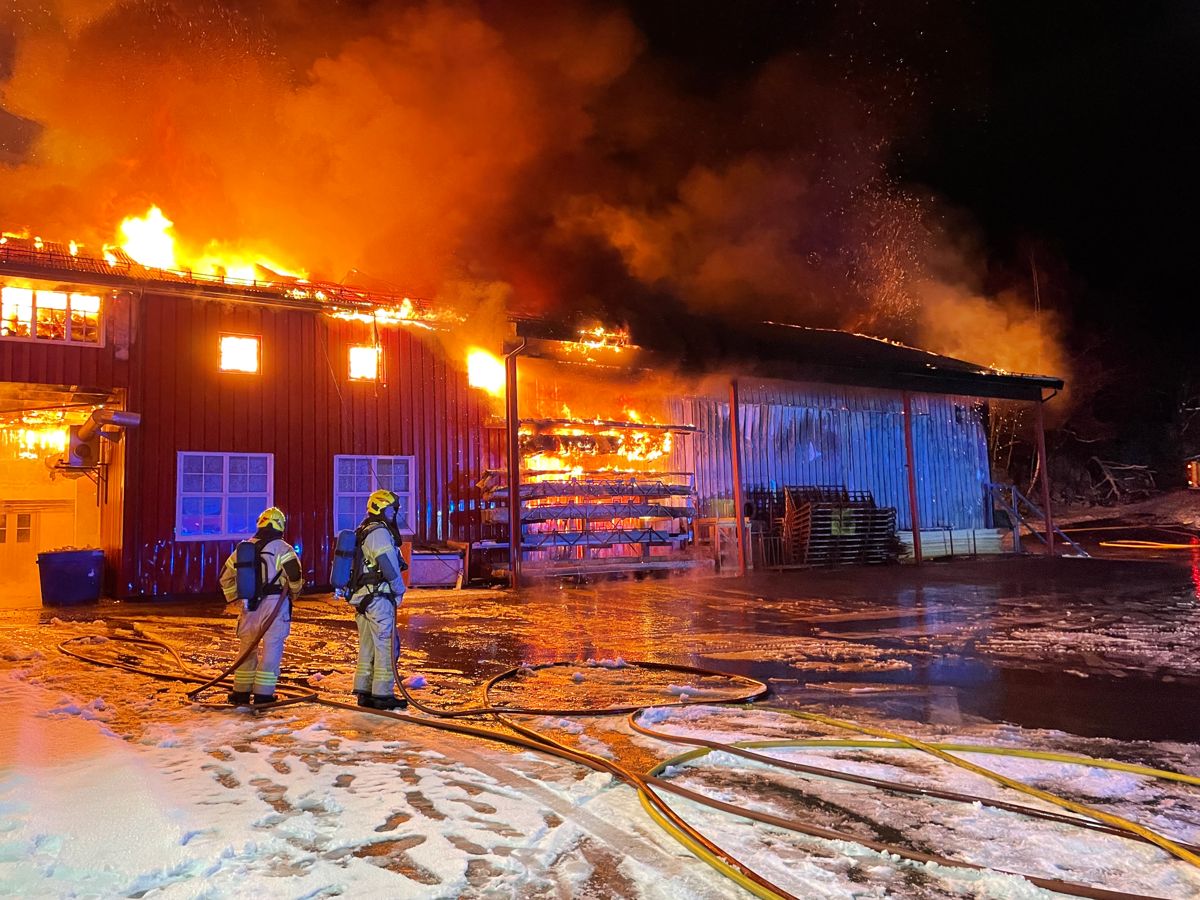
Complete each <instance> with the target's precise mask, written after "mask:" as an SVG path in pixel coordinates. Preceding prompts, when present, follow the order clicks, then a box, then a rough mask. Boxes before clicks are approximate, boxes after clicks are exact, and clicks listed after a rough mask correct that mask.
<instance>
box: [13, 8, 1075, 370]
mask: <svg viewBox="0 0 1200 900" xmlns="http://www.w3.org/2000/svg"><path fill="white" fill-rule="evenodd" d="M11 2H12V0H10V3H11ZM821 59H822V54H820V53H815V52H810V53H807V54H806V53H804V52H796V53H788V54H786V55H785V56H781V57H780V58H777V59H774V60H769V61H765V62H764V63H763V64H762V65H760V66H759V67H757V68H756V69H754V70H753V71H751V72H748V73H739V74H738V75H737V77H732V78H730V79H729V80H728V83H727V84H725V85H723V86H722V87H721V88H720V89H718V90H715V91H712V90H709V91H699V90H695V89H694V88H693V87H692V86H689V84H688V83H687V79H686V78H683V77H681V75H680V73H679V71H678V70H677V68H674V67H672V65H671V64H669V63H668V62H666V61H664V60H661V59H658V58H656V57H655V55H654V51H653V48H651V47H649V46H648V44H647V41H646V39H645V38H644V37H643V36H642V34H640V33H639V31H638V29H637V27H635V25H634V22H633V18H632V17H631V15H630V13H629V12H628V11H627V10H625V9H623V8H622V7H621V6H619V5H616V4H614V3H607V2H594V3H593V2H582V0H581V2H574V3H558V2H549V0H547V2H532V3H515V4H514V3H491V2H484V0H480V2H477V3H471V2H439V0H428V2H414V3H408V4H396V3H382V2H370V0H353V2H352V0H343V2H339V3H327V2H318V0H265V2H251V0H169V2H147V0H48V2H47V0H16V4H15V6H11V7H10V8H9V10H8V11H6V12H3V13H0V223H2V224H3V225H4V227H6V228H9V229H22V228H23V229H28V230H30V231H31V232H33V233H37V234H43V235H45V236H46V237H47V238H51V239H57V240H66V239H68V238H75V239H78V240H82V241H84V242H85V243H88V244H89V245H90V246H91V247H92V248H96V247H98V245H99V244H101V243H103V242H105V241H111V240H112V239H113V237H114V235H115V232H116V227H117V224H118V223H119V222H120V221H121V220H122V219H123V218H124V217H126V216H129V215H133V214H140V213H142V212H144V211H145V210H146V208H147V207H148V206H149V205H150V204H151V203H154V204H157V205H159V206H160V207H162V209H163V210H164V211H165V212H166V213H167V215H168V216H169V217H170V218H171V219H172V220H173V221H174V222H175V232H176V234H177V235H178V240H179V242H180V243H181V244H183V245H185V246H190V247H191V248H192V250H193V251H194V252H199V251H200V250H201V249H202V248H203V247H205V246H206V245H208V243H209V242H210V241H217V242H219V243H220V244H221V245H222V246H224V247H227V248H246V249H252V250H253V251H254V252H257V253H259V254H262V255H263V256H264V257H269V258H270V259H272V260H277V261H278V262H280V263H282V264H284V265H288V266H291V267H294V268H303V269H304V270H306V271H309V272H311V273H312V274H313V275H314V277H321V278H324V279H327V280H332V281H344V282H347V283H353V284H370V285H372V286H373V287H376V288H378V287H380V286H387V287H390V288H391V289H394V290H396V291H397V292H402V293H409V294H413V295H418V296H423V297H428V298H435V299H441V300H444V301H454V302H457V303H460V304H461V303H466V304H467V305H470V304H472V303H477V302H478V303H483V304H484V307H485V308H486V309H487V310H488V311H489V316H493V317H494V316H495V315H496V311H497V309H498V308H499V305H500V304H501V303H503V304H505V305H508V306H509V307H510V308H511V307H516V308H520V309H522V310H525V311H530V312H540V313H551V314H556V315H569V314H574V313H589V314H593V315H595V314H602V315H603V316H605V317H607V318H608V319H609V320H610V321H617V322H620V321H627V322H631V323H638V322H641V323H643V324H644V325H646V326H647V327H659V328H661V327H663V326H664V325H669V322H670V320H671V319H672V318H673V317H674V318H675V319H678V317H680V316H682V315H684V314H686V313H687V312H688V311H702V312H705V313H707V314H715V315H717V316H725V317H732V318H738V319H744V318H746V317H747V316H751V317H754V318H757V319H777V320H783V321H788V322H795V323H801V324H810V325H818V326H826V327H830V326H832V327H845V328H852V329H856V330H863V331H869V332H871V333H875V334H880V335H885V336H890V337H897V338H901V339H908V340H913V341H917V342H921V343H923V344H924V345H925V346H927V347H928V348H929V349H933V350H939V351H943V352H958V351H959V348H961V352H962V353H963V354H964V355H967V356H968V357H971V358H973V359H975V360H977V361H980V362H990V361H996V362H998V363H999V364H1001V365H1004V366H1005V367H1006V368H1010V369H1015V370H1031V369H1034V368H1042V369H1046V370H1050V371H1053V372H1055V373H1056V374H1057V373H1061V372H1062V371H1063V370H1062V368H1061V366H1062V365H1063V360H1062V359H1061V356H1056V355H1055V351H1054V349H1053V345H1052V342H1050V341H1049V339H1048V338H1046V337H1044V336H1039V337H1038V339H1037V340H1036V341H1024V340H1020V341H1012V342H1011V347H1012V348H1018V347H1025V346H1029V347H1031V348H1032V347H1035V346H1039V347H1041V349H1040V350H1038V351H1037V352H1038V353H1042V354H1043V356H1044V360H1045V361H1044V362H1043V363H1040V364H1039V363H1035V362H1034V361H1033V360H1031V359H1030V358H1029V357H1028V356H1025V355H1015V354H1016V350H1015V349H1014V351H1013V352H1014V358H1005V359H1003V360H1001V359H1000V358H999V357H997V358H996V359H995V360H992V359H991V358H990V357H989V358H985V357H986V356H987V354H984V355H983V356H981V353H982V352H983V348H977V347H973V346H971V345H969V344H968V343H966V342H965V341H966V335H968V334H969V333H970V332H971V330H972V327H974V328H979V327H980V326H979V324H978V323H979V322H984V323H990V324H991V325H996V324H997V323H1001V324H1006V325H1007V326H1009V327H1011V328H1015V329H1016V330H1018V331H1020V330H1023V329H1025V328H1026V327H1027V321H1026V319H1027V316H1026V314H1025V313H1024V312H1023V311H1022V310H1021V307H1020V306H1019V304H1015V302H1013V301H1011V300H1010V299H1004V300H1002V301H999V302H997V301H996V300H994V299H991V298H984V297H982V296H981V295H978V294H973V293H971V292H969V291H960V290H956V289H954V288H952V287H950V284H952V283H943V282H941V281H939V271H938V267H939V260H940V258H941V257H943V256H944V255H945V253H946V249H945V248H946V247H947V246H952V245H953V241H950V240H949V239H948V237H947V235H946V234H945V233H944V232H943V230H942V226H941V225H939V224H938V223H939V216H938V204H937V203H936V202H935V201H934V199H933V198H930V197H928V196H926V195H924V194H922V192H921V191H919V190H918V189H916V188H912V187H904V186H901V185H898V184H897V183H896V182H895V180H894V179H893V178H892V177H891V176H890V175H889V165H890V161H891V159H892V155H893V141H894V138H895V137H896V135H898V134H900V133H902V132H904V131H905V129H909V128H911V127H913V123H912V116H913V110H912V108H911V104H910V103H908V102H907V101H906V100H905V99H903V98H907V97H909V96H910V95H911V94H912V93H913V91H912V89H911V88H912V86H911V85H910V84H908V83H907V81H905V79H904V77H903V76H901V78H900V81H901V82H903V84H900V85H899V87H898V86H897V84H896V83H895V79H894V78H893V79H892V80H891V81H886V80H884V81H881V80H879V79H876V78H874V77H868V76H867V75H864V76H863V77H861V78H858V77H855V78H849V79H848V78H847V77H846V76H845V73H844V72H842V71H838V70H836V69H835V68H834V67H833V66H832V65H829V64H824V63H822V62H821ZM901 88H902V89H901ZM954 283H956V282H954ZM971 316H975V317H976V318H974V319H969V318H968V317H971ZM968 321H974V322H976V323H977V324H975V325H974V326H971V325H968V324H967V322H968ZM985 334H986V333H985ZM635 337H636V328H635ZM995 343H996V341H995V338H994V333H992V334H991V335H988V344H987V346H988V347H991V346H992V345H993V344H995ZM1056 367H1057V368H1056Z"/></svg>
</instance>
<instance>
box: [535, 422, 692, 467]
mask: <svg viewBox="0 0 1200 900" xmlns="http://www.w3.org/2000/svg"><path fill="white" fill-rule="evenodd" d="M625 416H626V418H627V422H625V423H614V422H602V421H594V422H588V421H585V420H582V419H578V420H574V421H569V422H552V423H547V422H539V423H527V424H524V425H522V426H521V432H520V436H521V444H522V447H523V449H524V451H525V453H524V458H523V461H522V465H523V466H524V467H525V468H526V469H527V470H529V471H537V472H549V471H553V472H561V473H565V474H567V475H579V474H580V473H581V472H583V471H585V470H586V471H593V472H600V471H612V470H617V469H619V470H630V469H634V470H644V471H651V470H655V469H657V468H659V466H658V465H654V464H655V463H657V462H658V461H659V460H662V459H664V458H665V457H667V456H668V455H669V454H670V452H671V448H672V446H673V443H674V439H673V436H672V433H671V432H670V431H669V430H667V429H650V428H647V429H645V430H643V429H641V428H636V427H630V426H631V425H636V424H638V423H640V422H642V416H641V414H640V413H639V412H638V411H637V410H634V409H626V410H625Z"/></svg>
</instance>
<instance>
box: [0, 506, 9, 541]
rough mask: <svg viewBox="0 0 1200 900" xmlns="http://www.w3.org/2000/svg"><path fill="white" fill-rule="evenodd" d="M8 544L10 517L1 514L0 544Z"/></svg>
mask: <svg viewBox="0 0 1200 900" xmlns="http://www.w3.org/2000/svg"><path fill="white" fill-rule="evenodd" d="M7 543H8V516H7V515H5V514H4V513H0V544H7Z"/></svg>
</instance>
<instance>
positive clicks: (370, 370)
mask: <svg viewBox="0 0 1200 900" xmlns="http://www.w3.org/2000/svg"><path fill="white" fill-rule="evenodd" d="M379 358H380V350H379V348H378V347H372V346H370V345H360V346H355V347H351V348H350V380H351V381H378V380H379Z"/></svg>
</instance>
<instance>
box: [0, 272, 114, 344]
mask: <svg viewBox="0 0 1200 900" xmlns="http://www.w3.org/2000/svg"><path fill="white" fill-rule="evenodd" d="M0 338H4V339H6V340H17V341H38V342H43V341H44V342H48V343H49V342H53V343H57V344H78V345H80V346H85V347H100V346H103V334H102V333H101V328H100V298H99V297H98V296H97V295H95V294H78V293H74V292H71V291H44V290H40V289H34V288H23V287H12V286H8V285H5V286H4V287H0Z"/></svg>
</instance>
